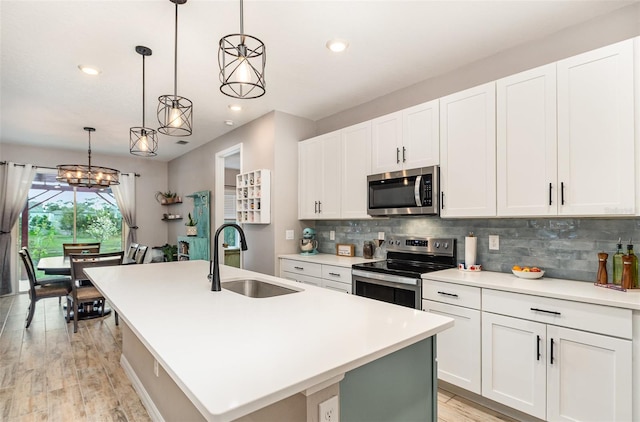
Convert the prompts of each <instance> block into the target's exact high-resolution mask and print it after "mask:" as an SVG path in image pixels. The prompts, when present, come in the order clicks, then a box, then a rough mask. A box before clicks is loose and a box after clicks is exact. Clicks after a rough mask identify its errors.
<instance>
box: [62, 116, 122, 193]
mask: <svg viewBox="0 0 640 422" xmlns="http://www.w3.org/2000/svg"><path fill="white" fill-rule="evenodd" d="M84 130H86V131H87V132H89V164H88V165H84V164H60V165H59V166H58V175H57V176H56V179H57V180H58V181H60V182H66V183H67V184H68V185H69V186H77V187H85V188H94V187H96V188H103V187H108V186H111V185H119V184H120V172H119V171H118V170H115V169H112V168H109V167H100V166H92V165H91V132H95V129H94V128H92V127H85V128H84Z"/></svg>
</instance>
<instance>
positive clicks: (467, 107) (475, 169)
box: [440, 82, 496, 217]
mask: <svg viewBox="0 0 640 422" xmlns="http://www.w3.org/2000/svg"><path fill="white" fill-rule="evenodd" d="M495 89H496V88H495V82H491V83H488V84H484V85H480V86H477V87H474V88H471V89H468V90H466V91H462V92H458V93H455V94H452V95H449V96H447V97H444V98H442V99H440V190H441V195H442V198H441V205H440V206H441V209H440V215H441V216H442V217H488V216H495V215H496V102H495V101H496V95H495Z"/></svg>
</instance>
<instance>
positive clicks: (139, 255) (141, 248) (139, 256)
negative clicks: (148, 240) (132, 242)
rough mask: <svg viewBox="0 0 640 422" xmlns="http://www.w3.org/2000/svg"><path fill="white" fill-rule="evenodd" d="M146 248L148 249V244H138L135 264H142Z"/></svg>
mask: <svg viewBox="0 0 640 422" xmlns="http://www.w3.org/2000/svg"><path fill="white" fill-rule="evenodd" d="M147 249H149V246H147V245H140V246H138V250H137V251H136V257H135V261H136V264H142V263H143V262H144V257H145V255H146V254H147Z"/></svg>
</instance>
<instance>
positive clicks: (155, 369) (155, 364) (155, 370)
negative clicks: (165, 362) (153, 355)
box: [153, 359, 158, 377]
mask: <svg viewBox="0 0 640 422" xmlns="http://www.w3.org/2000/svg"><path fill="white" fill-rule="evenodd" d="M153 374H154V375H155V376H156V377H157V376H158V361H157V360H156V359H154V360H153Z"/></svg>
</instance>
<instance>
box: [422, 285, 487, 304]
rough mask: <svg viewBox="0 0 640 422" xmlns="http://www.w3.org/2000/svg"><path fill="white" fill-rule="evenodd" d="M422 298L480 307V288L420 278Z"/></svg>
mask: <svg viewBox="0 0 640 422" xmlns="http://www.w3.org/2000/svg"><path fill="white" fill-rule="evenodd" d="M422 298H423V299H428V300H433V301H436V302H442V303H449V304H451V305H457V306H464V307H465V308H472V309H480V298H481V294H480V288H479V287H471V286H465V285H462V284H453V283H443V282H441V281H433V280H422Z"/></svg>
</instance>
